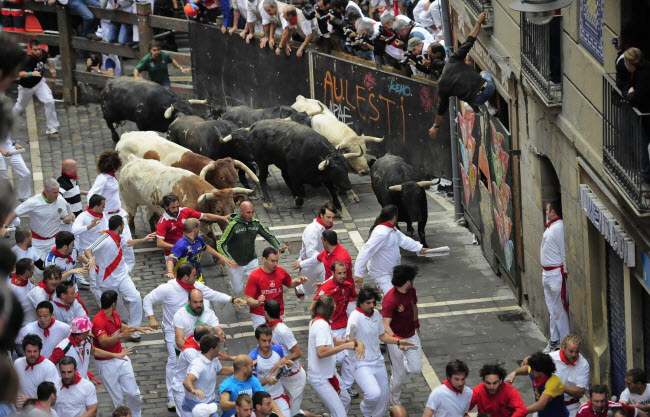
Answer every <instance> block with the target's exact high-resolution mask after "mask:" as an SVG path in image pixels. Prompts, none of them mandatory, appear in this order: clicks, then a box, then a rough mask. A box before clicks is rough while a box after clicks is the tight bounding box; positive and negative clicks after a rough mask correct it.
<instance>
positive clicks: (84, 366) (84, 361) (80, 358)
mask: <svg viewBox="0 0 650 417" xmlns="http://www.w3.org/2000/svg"><path fill="white" fill-rule="evenodd" d="M68 345H70V348H68V350H67V351H66V350H65V349H66V348H67V347H68ZM91 346H92V341H91V340H90V338H87V339H85V340H83V341H81V342H80V343H79V344H78V345H77V346H76V347H75V346H72V344H71V343H70V340H69V338H65V339H63V340H62V341H60V342H59V344H58V345H56V348H55V349H61V350H63V351H64V352H65V356H70V357H72V358H74V360H75V361H77V372H79V375H81V377H82V378H85V379H88V365H90V351H91Z"/></svg>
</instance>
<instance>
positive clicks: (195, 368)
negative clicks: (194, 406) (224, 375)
mask: <svg viewBox="0 0 650 417" xmlns="http://www.w3.org/2000/svg"><path fill="white" fill-rule="evenodd" d="M215 359H216V358H215ZM219 371H221V362H219V361H218V360H214V359H213V360H208V358H206V357H205V356H204V355H203V354H201V355H199V357H198V358H196V359H194V360H193V361H192V362H191V363H190V367H189V368H188V369H187V375H189V374H192V375H194V376H195V377H196V381H194V389H200V390H201V391H203V394H205V397H203V398H199V397H197V396H196V395H194V394H192V393H191V392H188V391H185V397H186V398H188V399H190V400H192V401H196V402H198V403H210V402H213V401H214V400H215V395H214V389H215V387H216V385H217V372H219Z"/></svg>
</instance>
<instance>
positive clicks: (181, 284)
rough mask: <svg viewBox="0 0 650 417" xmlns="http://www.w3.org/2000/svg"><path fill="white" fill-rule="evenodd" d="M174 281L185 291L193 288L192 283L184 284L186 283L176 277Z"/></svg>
mask: <svg viewBox="0 0 650 417" xmlns="http://www.w3.org/2000/svg"><path fill="white" fill-rule="evenodd" d="M176 282H177V283H178V285H180V286H181V287H182V288H183V289H184V290H185V291H187V292H190V291H191V290H193V289H194V288H195V287H194V284H186V283H184V282H183V281H181V280H180V279H178V278H176Z"/></svg>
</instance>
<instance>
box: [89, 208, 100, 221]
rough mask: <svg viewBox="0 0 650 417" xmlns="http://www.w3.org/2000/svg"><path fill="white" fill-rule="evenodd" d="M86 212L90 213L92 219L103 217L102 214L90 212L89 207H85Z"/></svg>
mask: <svg viewBox="0 0 650 417" xmlns="http://www.w3.org/2000/svg"><path fill="white" fill-rule="evenodd" d="M86 211H87V212H88V213H90V215H91V216H93V217H97V218H98V219H101V218H102V217H104V213H95V212H94V211H92V210H91V209H90V207H86Z"/></svg>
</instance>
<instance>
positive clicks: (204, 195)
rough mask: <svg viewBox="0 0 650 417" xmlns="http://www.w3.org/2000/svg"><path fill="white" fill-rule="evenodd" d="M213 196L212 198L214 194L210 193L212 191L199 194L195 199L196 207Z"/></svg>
mask: <svg viewBox="0 0 650 417" xmlns="http://www.w3.org/2000/svg"><path fill="white" fill-rule="evenodd" d="M213 198H214V196H213V195H212V193H205V194H201V196H200V197H199V199H198V200H197V205H198V207H201V206H202V205H203V204H205V203H206V201H210V200H212V199H213Z"/></svg>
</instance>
